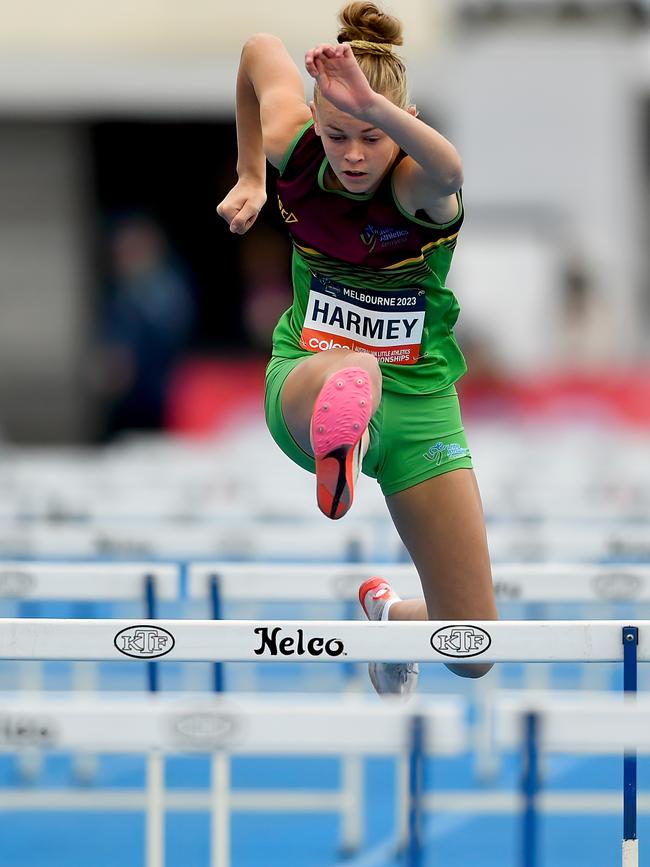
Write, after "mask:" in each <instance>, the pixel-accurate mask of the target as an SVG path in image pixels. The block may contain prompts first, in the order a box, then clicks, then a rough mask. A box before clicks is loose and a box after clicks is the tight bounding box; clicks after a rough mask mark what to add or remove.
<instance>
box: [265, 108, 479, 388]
mask: <svg viewBox="0 0 650 867" xmlns="http://www.w3.org/2000/svg"><path fill="white" fill-rule="evenodd" d="M403 158H404V154H403V153H400V155H399V156H398V157H397V160H396V162H395V164H394V166H393V169H392V170H394V168H395V166H396V165H397V164H398V162H399V161H400V160H401V159H403ZM327 166H328V161H327V158H326V156H325V153H324V151H323V147H322V144H321V141H320V138H319V137H318V136H317V135H316V133H315V132H314V128H313V122H312V121H310V122H309V123H308V124H307V125H306V126H305V127H304V128H303V129H302V130H301V131H300V132H299V133H298V135H297V136H296V138H295V139H294V141H293V142H292V144H291V146H290V148H289V150H288V152H287V154H286V156H285V159H284V161H283V164H282V166H281V167H280V177H279V178H278V181H277V191H278V207H279V209H280V214H281V216H282V218H283V220H284V222H285V224H286V226H287V229H288V230H289V233H290V235H291V239H292V241H293V261H292V276H293V290H294V297H293V304H292V306H291V307H290V308H289V309H288V310H287V311H286V312H285V313H284V314H283V316H282V317H281V319H280V321H279V322H278V324H277V326H276V329H275V332H274V334H273V356H274V358H299V357H302V356H304V355H305V354H307V353H309V352H319V351H322V350H325V349H329V348H332V347H349V348H352V349H359V350H363V351H368V352H372V353H373V354H374V355H375V356H376V357H377V360H378V361H379V362H380V364H381V369H382V374H383V380H384V389H386V390H388V391H394V392H401V393H404V394H427V393H431V392H435V391H439V390H440V389H443V388H445V387H446V386H448V385H450V384H451V383H453V382H455V381H456V380H457V379H458V378H459V377H461V376H462V375H463V373H464V372H465V370H466V367H465V361H464V359H463V356H462V353H461V351H460V349H459V347H458V344H457V343H456V340H455V338H454V336H453V333H452V328H453V326H454V324H455V322H456V320H457V318H458V313H459V307H458V303H457V301H456V299H455V297H454V295H453V293H452V292H451V291H450V290H449V289H448V288H447V287H446V286H445V279H446V277H447V274H448V272H449V267H450V264H451V258H452V255H453V250H454V247H455V244H456V237H457V235H458V232H459V230H460V227H461V224H462V222H463V206H462V197H461V195H460V193H459V194H458V197H457V198H458V213H457V215H456V217H455V218H454V219H453V220H452V221H451V222H449V223H446V224H444V225H438V224H435V223H432V222H430V221H429V220H427V219H426V214H424V213H422V214H421V215H417V216H411V215H409V214H407V213H406V212H405V211H404V210H403V209H402V208H401V207H400V205H399V203H398V202H397V200H396V198H395V196H394V194H393V189H392V183H391V176H392V170H391V172H389V173H388V174H387V176H386V177H385V178H384V180H383V181H382V183H381V185H380V186H379V188H378V189H377V190H376V191H375V192H374V193H350V192H347V191H344V190H332V189H326V188H325V184H324V176H325V171H326V169H327ZM420 216H421V217H422V219H421V218H420Z"/></svg>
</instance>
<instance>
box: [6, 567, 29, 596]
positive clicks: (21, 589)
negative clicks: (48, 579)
mask: <svg viewBox="0 0 650 867" xmlns="http://www.w3.org/2000/svg"><path fill="white" fill-rule="evenodd" d="M35 585H36V579H35V578H34V576H33V575H31V574H30V573H29V572H23V571H20V570H18V569H7V570H5V571H3V572H0V596H2V597H4V598H5V599H21V598H22V597H24V596H29V594H30V593H31V592H32V591H33V590H34V586H35Z"/></svg>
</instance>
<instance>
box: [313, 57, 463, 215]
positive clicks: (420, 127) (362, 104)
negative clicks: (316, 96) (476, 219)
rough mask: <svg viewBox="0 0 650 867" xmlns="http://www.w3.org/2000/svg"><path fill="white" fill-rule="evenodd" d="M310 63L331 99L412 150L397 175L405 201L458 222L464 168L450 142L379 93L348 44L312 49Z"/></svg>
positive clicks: (402, 202) (404, 204)
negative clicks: (370, 83)
mask: <svg viewBox="0 0 650 867" xmlns="http://www.w3.org/2000/svg"><path fill="white" fill-rule="evenodd" d="M305 66H306V67H307V71H308V72H309V74H310V75H311V76H312V77H313V78H315V79H316V80H317V81H318V84H319V86H320V90H321V93H322V95H323V96H324V97H325V98H326V99H328V100H329V101H330V102H331V103H333V104H334V105H335V106H336V107H337V108H339V109H340V110H341V111H345V112H348V114H351V115H352V116H353V117H357V118H359V119H360V120H364V121H367V122H368V123H370V124H372V126H375V127H377V128H378V129H380V130H382V132H384V133H386V135H388V136H390V138H392V139H393V141H394V142H395V143H396V144H397V145H399V147H400V148H401V149H402V150H403V151H405V152H406V153H407V154H408V156H407V157H406V158H405V159H403V160H402V161H401V162H400V164H399V165H398V167H397V168H396V169H395V173H394V175H393V182H394V185H395V194H396V195H397V198H398V200H399V203H400V205H401V206H402V207H403V208H405V210H406V211H407V212H409V213H411V214H415V212H416V211H418V210H420V209H422V210H424V211H426V212H427V214H429V216H430V217H431V219H432V220H433V221H434V222H436V223H448V222H449V221H450V220H453V219H454V217H455V216H456V213H457V211H458V202H457V199H456V193H457V192H458V190H459V189H460V188H461V185H462V182H463V169H462V165H461V161H460V156H459V155H458V151H457V150H456V148H455V147H454V146H453V145H452V144H451V142H448V141H447V139H446V138H445V137H444V136H442V135H440V133H439V132H436V131H435V129H432V128H431V127H430V126H427V124H426V123H424V122H423V121H421V120H418V118H417V117H415V114H414V109H413V114H412V113H411V112H410V111H404V109H402V108H399V107H398V106H396V105H394V103H392V102H390V100H388V99H386V97H385V96H382V95H381V94H379V93H376V92H375V91H374V90H373V89H372V88H371V87H370V85H369V83H368V80H367V78H366V77H365V75H364V74H363V72H362V71H361V69H360V68H359V65H358V63H357V61H356V58H355V57H354V54H353V53H352V49H351V47H350V46H349V45H348V44H347V43H345V42H344V43H342V44H340V45H329V44H322V45H319V46H317V47H316V48H313V49H312V50H311V51H308V52H307V54H306V55H305Z"/></svg>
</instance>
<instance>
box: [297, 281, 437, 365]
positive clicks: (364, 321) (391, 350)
mask: <svg viewBox="0 0 650 867" xmlns="http://www.w3.org/2000/svg"><path fill="white" fill-rule="evenodd" d="M425 304H426V296H425V291H424V289H420V288H417V287H414V288H409V289H400V290H397V291H385V292H384V291H382V292H372V291H369V290H365V289H350V288H349V287H347V286H341V285H339V284H337V283H333V282H332V281H330V280H327V279H326V278H318V277H316V276H315V275H314V276H313V277H312V281H311V287H310V292H309V298H308V300H307V311H306V313H305V323H304V325H303V329H302V334H301V336H300V343H301V346H302V347H303V349H307V350H309V351H310V352H324V351H325V350H327V349H352V350H356V351H358V352H369V353H371V354H372V355H374V356H375V358H376V359H377V361H382V362H384V363H390V364H415V362H416V361H417V360H418V358H419V357H420V344H421V343H422V332H423V329H424V314H425Z"/></svg>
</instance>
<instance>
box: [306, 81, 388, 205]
mask: <svg viewBox="0 0 650 867" xmlns="http://www.w3.org/2000/svg"><path fill="white" fill-rule="evenodd" d="M311 109H312V115H313V117H314V130H315V132H316V134H317V135H319V136H320V137H321V141H322V142H323V149H324V151H325V155H326V156H327V159H328V160H329V164H330V167H331V169H332V171H333V172H334V175H335V176H336V180H338V181H339V183H340V184H341V185H342V187H343V188H344V189H346V190H348V191H349V192H351V193H373V192H374V191H375V190H376V189H377V187H378V186H379V184H380V183H381V181H382V179H383V177H384V175H385V174H386V172H387V171H388V169H389V168H390V166H391V165H392V163H393V160H394V159H395V157H396V156H397V154H398V151H399V148H398V147H397V145H396V144H395V142H394V141H393V140H392V139H391V138H389V137H388V136H387V135H386V134H385V133H383V132H382V131H381V130H379V129H377V127H373V126H371V125H370V124H369V123H367V122H366V121H363V120H358V119H357V118H356V117H352V115H350V114H346V113H345V112H344V111H340V110H339V109H338V108H335V107H334V106H333V105H332V103H331V102H328V101H327V100H326V99H323V97H320V99H319V101H318V106H317V107H315V106H314V104H313V103H312V106H311Z"/></svg>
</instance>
